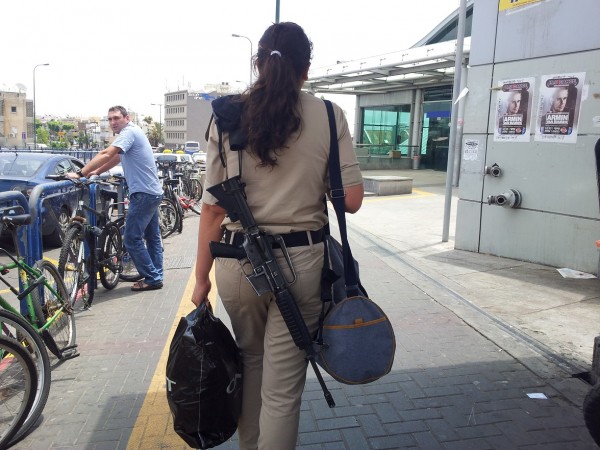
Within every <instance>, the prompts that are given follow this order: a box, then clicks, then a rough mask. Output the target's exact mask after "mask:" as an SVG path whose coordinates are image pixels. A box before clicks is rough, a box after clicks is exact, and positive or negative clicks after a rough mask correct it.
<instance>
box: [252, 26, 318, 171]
mask: <svg viewBox="0 0 600 450" xmlns="http://www.w3.org/2000/svg"><path fill="white" fill-rule="evenodd" d="M311 56H312V43H311V42H310V40H309V39H308V37H307V36H306V34H305V33H304V30H303V29H302V28H301V27H300V26H298V25H296V24H295V23H292V22H283V23H277V24H274V25H271V26H270V27H269V28H268V29H267V30H266V31H265V33H264V34H263V36H262V38H261V39H260V41H259V43H258V51H257V52H256V55H255V56H254V64H255V66H256V68H257V69H258V73H259V77H258V79H257V80H256V82H255V83H254V85H252V87H251V88H250V90H249V91H248V93H247V94H245V95H244V97H243V99H244V111H243V114H242V127H243V129H244V130H246V131H247V133H248V145H249V146H250V148H251V151H252V152H253V153H254V154H255V155H256V156H257V157H258V158H259V159H260V161H261V162H260V165H261V166H270V167H273V166H276V165H277V154H278V152H280V151H281V150H283V149H284V148H286V144H287V141H288V139H289V138H290V136H291V135H292V134H293V133H294V132H296V131H297V130H299V129H300V127H301V125H302V120H301V115H300V111H299V110H298V97H299V94H300V88H301V86H302V82H303V77H304V74H305V73H306V72H307V71H308V67H309V66H310V60H311Z"/></svg>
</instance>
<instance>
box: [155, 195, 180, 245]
mask: <svg viewBox="0 0 600 450" xmlns="http://www.w3.org/2000/svg"><path fill="white" fill-rule="evenodd" d="M158 221H159V225H160V235H161V236H162V238H163V239H165V238H166V237H168V236H170V235H171V234H172V233H173V232H174V231H175V230H176V229H177V228H178V227H179V214H178V213H177V209H176V207H175V205H174V204H173V202H172V201H171V200H169V199H166V198H165V199H163V200H162V201H161V202H160V206H159V207H158Z"/></svg>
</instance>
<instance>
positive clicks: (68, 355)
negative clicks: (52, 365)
mask: <svg viewBox="0 0 600 450" xmlns="http://www.w3.org/2000/svg"><path fill="white" fill-rule="evenodd" d="M80 354H81V353H79V352H78V351H77V350H75V349H74V348H73V349H71V351H70V350H69V349H66V348H65V349H64V350H63V351H62V352H60V359H61V360H67V359H73V358H77V357H78V356H79V355H80Z"/></svg>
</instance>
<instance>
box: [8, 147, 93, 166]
mask: <svg viewBox="0 0 600 450" xmlns="http://www.w3.org/2000/svg"><path fill="white" fill-rule="evenodd" d="M99 151H100V150H80V149H67V148H48V149H43V150H42V149H37V150H35V149H31V148H12V149H10V148H2V149H0V153H14V152H19V153H47V154H53V155H71V156H74V157H75V158H79V159H80V160H82V161H83V162H86V163H87V162H88V161H90V160H91V159H92V158H93V157H94V156H96V155H97V154H98V152H99Z"/></svg>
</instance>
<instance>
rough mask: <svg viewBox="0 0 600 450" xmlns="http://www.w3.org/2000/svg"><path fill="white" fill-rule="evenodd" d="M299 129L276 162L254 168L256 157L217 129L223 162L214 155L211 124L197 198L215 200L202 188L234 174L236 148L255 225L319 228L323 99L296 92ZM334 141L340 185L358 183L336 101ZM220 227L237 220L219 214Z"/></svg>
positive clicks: (324, 185)
mask: <svg viewBox="0 0 600 450" xmlns="http://www.w3.org/2000/svg"><path fill="white" fill-rule="evenodd" d="M299 101H300V113H301V115H302V125H301V128H300V129H299V130H298V131H297V132H296V133H295V134H294V135H292V136H291V137H290V139H289V141H288V143H287V145H288V148H284V149H282V150H280V152H279V154H278V155H277V166H275V167H274V168H269V167H260V166H259V163H260V161H259V160H258V159H256V158H255V157H254V156H253V155H252V154H251V153H249V152H247V151H242V152H237V151H231V150H230V148H229V139H228V136H227V134H226V133H224V134H223V149H224V155H225V158H226V162H227V166H226V167H223V165H222V163H221V159H220V158H219V147H218V139H219V138H218V133H217V128H216V125H215V124H214V122H213V124H212V125H211V128H210V133H209V139H208V150H207V158H206V180H205V184H204V188H205V189H204V194H203V196H202V201H203V202H205V203H207V204H211V205H214V204H216V202H217V200H216V199H215V198H214V197H213V196H212V195H211V194H210V193H209V192H207V190H206V189H207V188H209V187H211V186H214V185H216V184H219V183H221V182H222V181H224V180H226V179H228V178H231V177H234V176H236V175H238V174H239V161H238V153H242V174H241V175H242V177H241V178H242V181H243V182H244V183H246V195H247V200H248V205H249V207H250V210H251V211H252V214H253V215H254V218H255V220H256V223H257V224H258V226H259V227H260V228H261V229H262V230H265V231H267V232H270V233H276V234H284V233H291V232H294V231H309V230H318V229H320V228H322V227H323V226H324V225H325V223H326V222H327V216H326V215H325V213H324V211H323V202H322V199H323V196H324V195H325V193H326V192H328V191H329V174H328V159H329V122H328V119H327V110H326V108H325V104H324V102H323V100H321V99H318V98H316V97H314V96H313V95H310V94H307V93H305V92H301V93H300V100H299ZM333 108H334V112H335V118H336V126H337V133H338V142H339V149H340V165H341V171H342V184H343V185H344V186H354V185H357V184H361V183H362V176H361V173H360V170H359V167H358V162H357V160H356V154H355V153H354V149H353V147H352V139H351V136H350V132H349V130H348V123H347V122H346V118H345V117H344V114H343V112H342V110H341V109H340V107H339V106H337V105H336V104H334V105H333ZM222 226H224V227H225V228H227V229H229V230H231V231H242V227H241V224H240V223H239V222H236V223H231V222H230V220H229V218H225V220H224V222H223V223H222Z"/></svg>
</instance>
